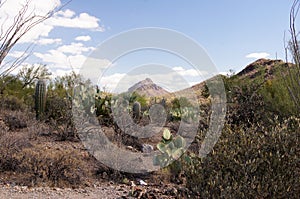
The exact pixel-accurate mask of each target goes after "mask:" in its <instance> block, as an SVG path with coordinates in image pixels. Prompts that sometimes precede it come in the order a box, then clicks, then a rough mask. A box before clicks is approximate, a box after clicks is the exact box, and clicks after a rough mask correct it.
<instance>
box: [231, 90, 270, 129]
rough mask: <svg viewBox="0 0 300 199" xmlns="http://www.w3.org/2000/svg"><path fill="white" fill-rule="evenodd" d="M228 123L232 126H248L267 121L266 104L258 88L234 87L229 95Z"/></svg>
mask: <svg viewBox="0 0 300 199" xmlns="http://www.w3.org/2000/svg"><path fill="white" fill-rule="evenodd" d="M227 98H228V104H227V121H228V123H230V124H232V125H246V126H250V125H251V124H254V123H257V122H260V121H262V120H266V119H267V118H266V116H267V115H266V112H265V102H264V100H263V97H262V96H261V95H260V94H259V93H258V87H257V86H250V85H246V86H241V87H240V86H234V87H232V88H230V92H228V95H227Z"/></svg>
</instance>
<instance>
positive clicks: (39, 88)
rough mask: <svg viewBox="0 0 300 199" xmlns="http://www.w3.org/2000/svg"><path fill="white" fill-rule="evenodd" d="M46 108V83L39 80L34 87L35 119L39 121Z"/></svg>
mask: <svg viewBox="0 0 300 199" xmlns="http://www.w3.org/2000/svg"><path fill="white" fill-rule="evenodd" d="M45 106H46V82H45V80H42V79H40V80H39V81H38V82H37V84H36V87H35V111H36V118H37V119H38V120H41V119H42V117H43V115H44V112H45Z"/></svg>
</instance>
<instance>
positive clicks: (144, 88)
mask: <svg viewBox="0 0 300 199" xmlns="http://www.w3.org/2000/svg"><path fill="white" fill-rule="evenodd" d="M128 92H129V93H132V92H137V93H138V94H140V95H145V96H147V97H155V96H163V95H168V94H169V92H168V91H166V90H165V89H163V88H162V87H160V86H158V85H156V84H155V83H154V82H153V81H152V80H151V79H150V78H146V79H144V80H142V81H140V82H138V83H136V84H134V85H133V86H132V87H130V88H129V89H128Z"/></svg>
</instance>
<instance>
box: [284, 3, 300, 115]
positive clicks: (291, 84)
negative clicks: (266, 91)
mask: <svg viewBox="0 0 300 199" xmlns="http://www.w3.org/2000/svg"><path fill="white" fill-rule="evenodd" d="M299 9H300V0H295V1H294V3H293V5H292V8H291V11H290V34H291V39H290V41H289V42H288V46H287V47H285V51H286V59H288V58H287V57H288V56H287V52H288V51H289V52H290V54H291V56H292V61H293V62H294V64H295V67H293V69H291V68H290V67H289V66H288V60H286V62H287V68H288V75H287V78H286V83H287V88H288V91H289V93H290V95H291V97H292V99H293V101H294V104H295V106H296V108H297V110H300V49H299V39H298V36H299V32H297V30H296V25H295V24H296V18H297V15H298V12H299Z"/></svg>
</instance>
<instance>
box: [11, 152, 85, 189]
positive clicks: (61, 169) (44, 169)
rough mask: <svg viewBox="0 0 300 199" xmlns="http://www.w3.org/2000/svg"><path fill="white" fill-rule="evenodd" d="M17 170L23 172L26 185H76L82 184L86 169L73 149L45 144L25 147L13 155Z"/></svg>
mask: <svg viewBox="0 0 300 199" xmlns="http://www.w3.org/2000/svg"><path fill="white" fill-rule="evenodd" d="M15 157H16V159H18V160H19V162H20V164H19V165H18V171H19V172H21V173H24V174H25V175H26V176H28V175H29V177H27V179H24V181H23V183H25V184H26V183H27V185H48V186H56V187H77V186H79V185H82V184H83V181H82V180H83V177H84V175H85V174H86V172H87V171H86V170H85V167H84V164H83V161H82V159H81V158H82V157H80V155H79V154H76V153H74V151H68V150H64V151H57V150H53V149H49V148H47V147H45V146H35V148H26V149H24V150H23V151H22V152H20V153H18V154H16V155H15Z"/></svg>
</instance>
